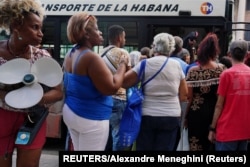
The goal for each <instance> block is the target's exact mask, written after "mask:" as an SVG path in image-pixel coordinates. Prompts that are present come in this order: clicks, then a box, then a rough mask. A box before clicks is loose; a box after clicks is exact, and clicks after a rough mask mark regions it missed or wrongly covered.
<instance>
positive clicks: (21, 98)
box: [0, 57, 63, 109]
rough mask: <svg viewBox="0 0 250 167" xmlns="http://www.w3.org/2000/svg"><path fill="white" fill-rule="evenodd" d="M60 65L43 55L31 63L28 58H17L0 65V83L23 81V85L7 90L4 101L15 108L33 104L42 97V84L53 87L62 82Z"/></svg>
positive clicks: (10, 83) (8, 83) (27, 106)
mask: <svg viewBox="0 0 250 167" xmlns="http://www.w3.org/2000/svg"><path fill="white" fill-rule="evenodd" d="M62 78H63V72H62V68H61V66H60V65H59V64H58V63H57V62H56V61H55V60H54V59H53V58H50V57H43V58H40V59H38V60H36V61H35V63H34V64H31V63H30V62H29V60H27V59H23V58H17V59H13V60H10V61H8V62H6V63H4V64H2V65H1V66H0V83H2V84H5V85H13V84H18V83H24V86H23V87H21V88H18V89H15V90H12V91H10V92H8V93H7V94H6V96H5V103H6V104H7V105H9V106H10V107H13V108H16V109H25V108H30V107H32V106H35V105H36V104H38V103H39V101H41V99H42V97H43V88H42V86H41V85H40V83H41V84H44V85H46V86H48V87H54V86H57V85H59V84H60V83H61V82H62Z"/></svg>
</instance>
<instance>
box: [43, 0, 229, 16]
mask: <svg viewBox="0 0 250 167" xmlns="http://www.w3.org/2000/svg"><path fill="white" fill-rule="evenodd" d="M41 1H42V5H43V7H44V9H45V11H46V14H47V15H64V16H65V15H68V16H70V15H73V14H74V13H76V12H81V11H86V12H88V13H90V14H92V15H95V16H179V12H181V11H189V12H190V13H191V16H222V17H224V15H225V8H224V6H226V0H207V1H206V0H157V1H154V2H149V1H145V0H136V1H135V0H105V1H100V0H70V1H68V0H53V1H51V0H41Z"/></svg>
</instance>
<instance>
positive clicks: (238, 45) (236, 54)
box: [229, 40, 248, 62]
mask: <svg viewBox="0 0 250 167" xmlns="http://www.w3.org/2000/svg"><path fill="white" fill-rule="evenodd" d="M229 50H230V53H231V56H232V58H233V59H234V60H236V61H240V62H242V61H243V60H244V58H245V56H246V54H247V50H248V43H247V42H246V41H245V40H236V41H233V42H232V43H231V44H230V47H229Z"/></svg>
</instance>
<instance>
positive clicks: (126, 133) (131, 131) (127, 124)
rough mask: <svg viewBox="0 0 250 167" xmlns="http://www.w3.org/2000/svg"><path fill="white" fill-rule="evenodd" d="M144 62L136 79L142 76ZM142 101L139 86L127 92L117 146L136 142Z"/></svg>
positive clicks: (125, 146) (128, 145) (123, 146)
mask: <svg viewBox="0 0 250 167" xmlns="http://www.w3.org/2000/svg"><path fill="white" fill-rule="evenodd" d="M145 65H146V61H142V63H141V67H140V71H139V75H138V79H139V80H140V79H141V77H142V76H143V75H144V69H145ZM143 100H144V95H143V90H142V87H141V85H140V83H139V84H137V85H136V86H134V87H131V88H129V89H128V90H127V105H126V107H125V110H124V112H123V115H122V119H121V122H120V129H119V133H118V135H119V145H120V147H121V148H124V149H125V148H128V147H130V146H132V144H133V143H134V141H135V140H136V138H137V136H138V133H139V130H140V126H141V116H142V115H141V114H142V102H143Z"/></svg>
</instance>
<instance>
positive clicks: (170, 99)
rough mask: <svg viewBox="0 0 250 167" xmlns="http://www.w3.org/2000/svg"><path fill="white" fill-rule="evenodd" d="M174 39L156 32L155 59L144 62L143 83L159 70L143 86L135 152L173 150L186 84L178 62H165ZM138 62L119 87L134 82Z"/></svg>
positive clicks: (168, 60) (127, 86) (171, 49)
mask: <svg viewBox="0 0 250 167" xmlns="http://www.w3.org/2000/svg"><path fill="white" fill-rule="evenodd" d="M174 46H175V40H174V37H173V36H172V35H170V34H168V33H160V34H157V35H156V36H155V37H154V42H153V50H154V54H155V56H154V57H152V58H150V59H147V60H146V67H145V71H144V78H142V80H141V82H142V83H144V82H145V81H147V80H148V79H149V78H151V77H152V76H153V75H154V74H155V73H157V72H158V71H159V70H160V68H161V67H162V66H163V64H164V62H167V63H166V64H165V66H164V67H163V68H162V70H161V71H160V72H159V73H158V75H156V76H155V77H154V78H153V79H152V80H151V81H150V82H148V83H147V84H146V85H145V86H144V87H143V90H144V95H145V100H144V102H143V107H142V115H143V116H142V122H141V128H140V132H139V135H138V138H137V140H136V150H138V151H141V150H149V151H152V150H161V151H173V150H174V145H175V141H176V137H177V132H178V128H179V118H180V114H181V108H180V101H185V100H186V99H187V93H188V89H187V84H186V81H185V75H184V73H183V71H182V68H181V66H180V64H179V62H177V61H175V60H173V59H169V58H168V57H169V55H170V53H171V52H172V51H173V50H174ZM140 66H141V62H139V63H138V64H137V65H136V66H135V67H134V68H133V69H131V70H129V71H128V72H126V74H125V79H124V82H123V87H125V88H129V87H131V86H134V85H135V84H136V83H137V82H138V81H137V78H138V73H139V70H140Z"/></svg>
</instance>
